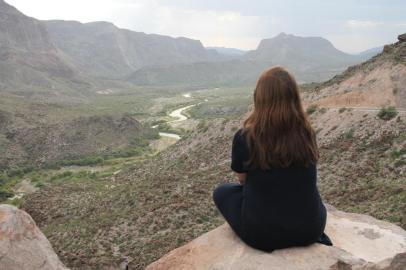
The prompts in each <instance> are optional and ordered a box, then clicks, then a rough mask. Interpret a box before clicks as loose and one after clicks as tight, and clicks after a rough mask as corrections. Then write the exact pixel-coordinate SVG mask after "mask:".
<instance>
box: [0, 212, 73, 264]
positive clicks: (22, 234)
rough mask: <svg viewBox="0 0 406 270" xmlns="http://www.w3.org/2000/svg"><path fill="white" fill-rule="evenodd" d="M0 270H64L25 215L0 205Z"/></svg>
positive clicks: (44, 239)
mask: <svg viewBox="0 0 406 270" xmlns="http://www.w3.org/2000/svg"><path fill="white" fill-rule="evenodd" d="M0 269H7V270H36V269H38V270H40V269H41V270H63V269H67V268H65V267H64V266H63V264H62V263H61V262H60V260H59V259H58V256H57V255H56V254H55V252H54V250H53V249H52V247H51V244H50V243H49V242H48V240H47V238H46V237H45V236H44V235H43V234H42V232H41V231H40V230H39V229H38V227H37V226H36V225H35V222H34V220H33V219H32V218H31V217H30V215H28V214H27V213H26V212H24V211H22V210H19V209H18V208H16V207H14V206H11V205H5V204H2V205H0Z"/></svg>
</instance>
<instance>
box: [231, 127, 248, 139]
mask: <svg viewBox="0 0 406 270" xmlns="http://www.w3.org/2000/svg"><path fill="white" fill-rule="evenodd" d="M244 135H245V133H244V129H243V128H239V129H238V130H237V131H236V132H235V133H234V139H233V140H234V141H235V142H244V141H245V140H244Z"/></svg>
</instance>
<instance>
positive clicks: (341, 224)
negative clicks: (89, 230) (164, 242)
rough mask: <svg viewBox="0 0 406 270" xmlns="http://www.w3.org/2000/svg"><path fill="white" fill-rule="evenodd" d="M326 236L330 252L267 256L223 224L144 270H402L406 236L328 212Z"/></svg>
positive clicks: (315, 249) (362, 218)
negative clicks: (329, 241)
mask: <svg viewBox="0 0 406 270" xmlns="http://www.w3.org/2000/svg"><path fill="white" fill-rule="evenodd" d="M326 232H327V234H328V235H329V236H330V237H331V239H332V241H333V243H334V246H332V247H329V246H325V245H321V244H313V245H311V246H309V247H300V248H288V249H282V250H276V251H274V252H271V253H266V252H262V251H259V250H255V249H253V248H251V247H249V246H247V245H245V244H244V243H243V242H242V241H241V240H240V239H239V238H238V237H237V236H236V235H235V234H234V233H233V231H232V230H231V228H230V227H229V226H228V225H227V224H224V225H222V226H220V227H218V228H217V229H215V230H212V231H210V232H208V233H206V234H204V235H202V236H200V237H198V238H197V239H195V240H193V241H191V242H190V243H188V244H186V245H184V246H182V247H180V248H177V249H175V250H173V251H171V252H170V253H168V254H167V255H165V256H164V257H162V258H161V259H160V260H158V261H156V262H154V263H152V264H150V265H149V266H148V267H147V270H164V269H165V270H170V269H176V270H200V269H201V270H203V269H204V270H214V269H215V270H223V269H233V270H239V269H256V270H261V269H264V270H265V269H266V270H285V269H289V270H309V269H319V270H324V269H325V270H347V269H348V270H349V269H358V270H404V269H406V231H404V230H402V229H401V228H400V227H397V226H395V225H393V224H390V223H388V222H383V221H378V220H376V219H374V218H371V217H369V216H366V215H358V214H349V213H344V212H341V211H338V210H336V209H334V208H332V207H329V211H328V220H327V226H326Z"/></svg>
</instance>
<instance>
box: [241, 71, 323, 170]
mask: <svg viewBox="0 0 406 270" xmlns="http://www.w3.org/2000/svg"><path fill="white" fill-rule="evenodd" d="M243 134H246V135H247V136H245V137H246V140H247V144H248V148H249V152H250V158H249V160H248V164H249V165H250V166H253V167H256V168H260V169H263V170H266V169H270V168H271V167H282V168H283V167H288V166H291V165H293V166H308V165H309V164H311V163H313V164H315V163H316V162H317V160H318V157H319V153H318V149H317V143H316V138H315V132H314V130H313V128H312V127H311V125H310V122H309V120H308V119H307V116H306V114H305V112H304V110H303V107H302V103H301V101H300V95H299V90H298V86H297V84H296V81H295V79H294V78H293V76H292V75H290V74H289V72H287V71H286V70H285V69H283V68H281V67H274V68H271V69H269V70H267V71H265V72H264V73H262V75H261V76H260V77H259V79H258V82H257V86H256V88H255V91H254V108H253V110H252V112H251V114H250V115H249V116H248V118H247V119H246V120H245V121H244V124H243Z"/></svg>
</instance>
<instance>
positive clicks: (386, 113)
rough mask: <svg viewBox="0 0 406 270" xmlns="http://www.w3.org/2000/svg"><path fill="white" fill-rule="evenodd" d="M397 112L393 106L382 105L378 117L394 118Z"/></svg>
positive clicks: (384, 118) (383, 118)
mask: <svg viewBox="0 0 406 270" xmlns="http://www.w3.org/2000/svg"><path fill="white" fill-rule="evenodd" d="M397 114H398V112H397V111H396V108H395V107H393V106H388V107H382V108H381V109H380V110H379V112H378V117H379V118H380V119H382V120H390V119H392V118H394V117H395V116H396V115H397Z"/></svg>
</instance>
